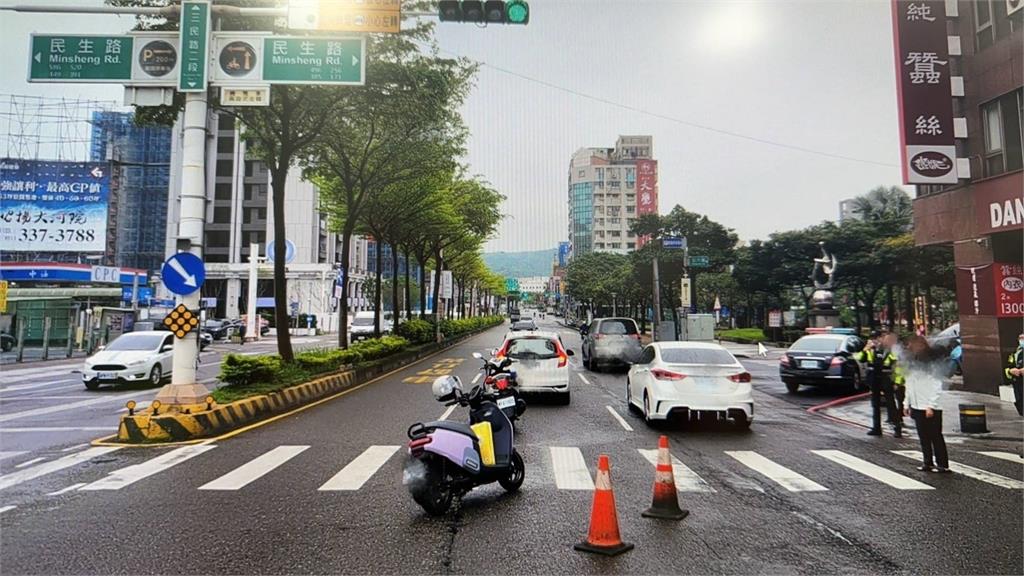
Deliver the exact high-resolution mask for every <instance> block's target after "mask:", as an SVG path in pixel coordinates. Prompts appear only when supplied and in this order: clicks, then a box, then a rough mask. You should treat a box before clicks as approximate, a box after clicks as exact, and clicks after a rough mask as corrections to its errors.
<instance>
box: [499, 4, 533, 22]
mask: <svg viewBox="0 0 1024 576" xmlns="http://www.w3.org/2000/svg"><path fill="white" fill-rule="evenodd" d="M505 18H506V21H507V22H508V23H509V24H528V23H529V22H530V5H529V4H527V3H526V2H523V1H522V0H512V1H511V2H509V3H508V4H507V5H506V7H505Z"/></svg>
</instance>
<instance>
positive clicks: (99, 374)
mask: <svg viewBox="0 0 1024 576" xmlns="http://www.w3.org/2000/svg"><path fill="white" fill-rule="evenodd" d="M173 349H174V335H173V334H171V333H170V332H166V331H163V330H152V331H142V332H129V333H127V334H122V335H120V336H118V337H117V338H116V339H114V341H113V342H111V343H110V344H109V345H107V347H106V348H103V349H102V350H100V351H99V352H97V353H95V354H93V355H92V356H90V357H89V358H87V359H86V361H85V366H84V367H83V368H82V382H83V383H84V384H85V387H86V388H88V389H89V390H95V389H97V388H99V387H100V384H118V383H125V382H142V381H148V382H149V383H150V384H152V385H153V386H159V385H160V382H161V381H163V379H164V377H165V376H167V375H168V374H170V373H171V355H172V350H173Z"/></svg>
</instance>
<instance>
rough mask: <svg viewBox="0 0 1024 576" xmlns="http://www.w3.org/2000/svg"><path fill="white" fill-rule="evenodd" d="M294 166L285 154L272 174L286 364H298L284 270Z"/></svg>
mask: <svg viewBox="0 0 1024 576" xmlns="http://www.w3.org/2000/svg"><path fill="white" fill-rule="evenodd" d="M290 163H291V158H290V157H289V156H288V155H286V154H283V153H282V154H281V157H280V158H279V159H278V164H277V168H275V169H274V170H273V172H272V173H271V179H272V180H273V181H272V182H271V186H272V188H273V193H274V200H273V209H274V324H275V325H276V326H277V353H278V354H279V355H280V356H281V361H282V362H284V363H285V364H290V363H292V362H294V361H295V355H294V354H293V353H292V338H291V331H290V330H289V329H288V326H289V321H288V280H287V278H285V269H284V268H285V261H284V259H285V252H286V249H287V247H288V244H287V241H286V239H285V233H286V232H285V220H284V191H285V183H286V180H287V179H288V165H289V164H290ZM258 326H259V324H258V323H257V327H258Z"/></svg>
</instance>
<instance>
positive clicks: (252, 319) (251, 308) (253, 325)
mask: <svg viewBox="0 0 1024 576" xmlns="http://www.w3.org/2000/svg"><path fill="white" fill-rule="evenodd" d="M259 276H260V245H259V244H256V243H250V244H249V290H248V296H247V297H246V299H245V301H246V306H245V339H246V340H248V341H255V340H259V339H260V326H259V324H260V323H259V322H258V320H257V316H256V298H257V290H256V284H257V283H258V282H259Z"/></svg>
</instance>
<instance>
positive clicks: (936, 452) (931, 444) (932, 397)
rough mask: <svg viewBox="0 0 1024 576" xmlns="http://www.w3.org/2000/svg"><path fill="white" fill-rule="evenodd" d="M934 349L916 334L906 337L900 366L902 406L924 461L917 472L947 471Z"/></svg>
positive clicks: (939, 388)
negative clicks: (903, 383) (903, 387)
mask: <svg viewBox="0 0 1024 576" xmlns="http://www.w3.org/2000/svg"><path fill="white" fill-rule="evenodd" d="M935 355H936V354H935V351H934V350H933V349H932V348H931V347H930V346H929V345H928V341H927V340H925V339H924V338H923V337H921V336H918V335H916V334H915V335H913V336H911V337H910V338H908V339H907V344H906V346H905V347H904V357H903V358H901V359H900V360H901V362H902V364H901V370H902V371H903V374H904V376H905V380H906V387H907V392H906V410H907V412H908V413H909V415H910V417H911V418H913V420H914V425H915V426H917V436H918V438H920V440H921V453H922V454H923V455H924V462H922V464H921V466H918V468H917V469H918V470H920V471H921V472H939V473H949V471H950V470H949V454H948V452H946V440H945V438H943V437H942V408H941V406H940V404H939V398H940V396H941V394H942V380H941V379H939V378H938V376H936V375H935V370H934V369H933V368H934V366H933V363H934V362H935V360H936V357H935Z"/></svg>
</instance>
